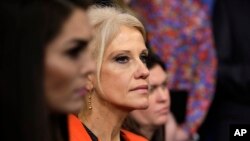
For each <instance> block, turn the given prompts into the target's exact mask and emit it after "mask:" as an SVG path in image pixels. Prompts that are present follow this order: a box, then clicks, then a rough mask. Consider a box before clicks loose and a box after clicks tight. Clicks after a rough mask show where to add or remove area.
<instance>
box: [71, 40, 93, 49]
mask: <svg viewBox="0 0 250 141" xmlns="http://www.w3.org/2000/svg"><path fill="white" fill-rule="evenodd" d="M91 39H92V38H88V39H73V40H70V41H69V42H68V43H67V44H68V45H70V44H72V43H73V44H76V45H77V46H81V47H82V48H83V49H85V48H87V46H88V44H89V42H90V41H91Z"/></svg>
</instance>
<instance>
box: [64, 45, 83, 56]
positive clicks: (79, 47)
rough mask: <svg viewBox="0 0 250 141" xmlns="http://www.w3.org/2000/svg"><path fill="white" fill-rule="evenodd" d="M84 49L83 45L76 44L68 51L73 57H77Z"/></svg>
mask: <svg viewBox="0 0 250 141" xmlns="http://www.w3.org/2000/svg"><path fill="white" fill-rule="evenodd" d="M83 49H84V46H83V45H76V46H74V47H72V48H71V49H69V50H68V51H67V52H66V53H67V55H69V57H71V58H72V59H76V58H77V57H78V56H79V54H80V52H82V50H83Z"/></svg>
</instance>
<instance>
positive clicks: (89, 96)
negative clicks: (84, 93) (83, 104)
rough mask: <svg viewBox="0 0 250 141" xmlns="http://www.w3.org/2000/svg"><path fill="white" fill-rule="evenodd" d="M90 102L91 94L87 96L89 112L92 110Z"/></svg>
mask: <svg viewBox="0 0 250 141" xmlns="http://www.w3.org/2000/svg"><path fill="white" fill-rule="evenodd" d="M91 100H92V93H89V95H88V109H89V110H92V103H91Z"/></svg>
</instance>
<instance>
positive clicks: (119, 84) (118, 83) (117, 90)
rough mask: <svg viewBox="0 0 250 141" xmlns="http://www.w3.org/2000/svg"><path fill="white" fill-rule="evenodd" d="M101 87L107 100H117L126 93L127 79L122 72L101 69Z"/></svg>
mask: <svg viewBox="0 0 250 141" xmlns="http://www.w3.org/2000/svg"><path fill="white" fill-rule="evenodd" d="M101 75H102V77H101V85H102V86H101V87H102V90H103V92H104V93H105V95H107V97H108V99H118V100H119V101H121V98H122V97H123V99H124V96H125V95H126V94H127V93H128V85H129V78H128V77H125V76H126V75H124V73H123V72H121V71H117V70H114V69H105V70H104V69H103V71H102V72H101Z"/></svg>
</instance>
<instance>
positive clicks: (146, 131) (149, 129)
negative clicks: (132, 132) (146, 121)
mask: <svg viewBox="0 0 250 141" xmlns="http://www.w3.org/2000/svg"><path fill="white" fill-rule="evenodd" d="M156 128H157V127H154V126H151V125H143V126H141V127H140V132H141V134H142V135H143V136H145V137H146V138H147V139H149V140H150V139H151V138H152V137H153V134H154V132H155V130H156Z"/></svg>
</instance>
